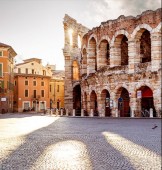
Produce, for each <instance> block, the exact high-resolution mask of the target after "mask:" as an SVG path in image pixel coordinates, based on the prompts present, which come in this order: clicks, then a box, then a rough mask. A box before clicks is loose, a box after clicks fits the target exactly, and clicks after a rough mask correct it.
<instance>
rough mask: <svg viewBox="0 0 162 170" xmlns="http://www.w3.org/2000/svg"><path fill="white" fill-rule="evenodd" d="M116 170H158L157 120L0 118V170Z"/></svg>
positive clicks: (158, 128)
mask: <svg viewBox="0 0 162 170" xmlns="http://www.w3.org/2000/svg"><path fill="white" fill-rule="evenodd" d="M154 124H156V125H157V126H158V127H157V128H155V129H152V127H153V126H154ZM120 169H122V170H136V169H137V170H161V120H160V119H126V118H123V119H115V118H109V119H108V118H73V117H71V118H70V117H54V116H41V115H31V114H22V115H20V114H5V115H0V170H120Z"/></svg>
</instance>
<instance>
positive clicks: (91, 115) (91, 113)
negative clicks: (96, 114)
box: [90, 109, 93, 117]
mask: <svg viewBox="0 0 162 170" xmlns="http://www.w3.org/2000/svg"><path fill="white" fill-rule="evenodd" d="M90 117H93V109H91V112H90Z"/></svg>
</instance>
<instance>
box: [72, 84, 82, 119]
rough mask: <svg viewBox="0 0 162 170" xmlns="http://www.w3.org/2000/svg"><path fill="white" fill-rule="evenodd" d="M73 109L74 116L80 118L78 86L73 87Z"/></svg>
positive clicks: (79, 91)
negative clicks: (74, 111)
mask: <svg viewBox="0 0 162 170" xmlns="http://www.w3.org/2000/svg"><path fill="white" fill-rule="evenodd" d="M73 109H75V110H76V113H75V115H76V116H81V87H80V84H76V85H75V86H74V87H73Z"/></svg>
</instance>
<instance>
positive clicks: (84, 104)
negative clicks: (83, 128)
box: [63, 8, 162, 117]
mask: <svg viewBox="0 0 162 170" xmlns="http://www.w3.org/2000/svg"><path fill="white" fill-rule="evenodd" d="M161 12H162V9H161V8H160V9H157V10H155V11H152V10H147V11H144V12H142V14H140V15H137V16H123V15H121V16H119V17H118V18H117V19H115V20H108V21H106V22H102V23H101V24H100V26H97V27H95V28H93V29H91V30H90V29H88V28H86V27H85V26H83V25H82V24H79V23H77V21H76V20H75V19H73V18H71V17H70V16H68V15H65V17H64V21H63V24H64V35H65V37H64V38H65V40H64V41H65V43H64V49H63V53H64V58H65V108H66V109H67V110H68V114H69V115H70V114H73V115H76V116H79V115H81V116H99V117H143V116H151V117H152V116H153V117H160V116H161V31H162V28H161ZM85 19H86V18H85ZM80 40H81V43H80Z"/></svg>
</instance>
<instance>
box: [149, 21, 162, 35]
mask: <svg viewBox="0 0 162 170" xmlns="http://www.w3.org/2000/svg"><path fill="white" fill-rule="evenodd" d="M155 32H162V22H160V23H159V24H158V26H157V27H156V28H154V29H152V31H151V33H155Z"/></svg>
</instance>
